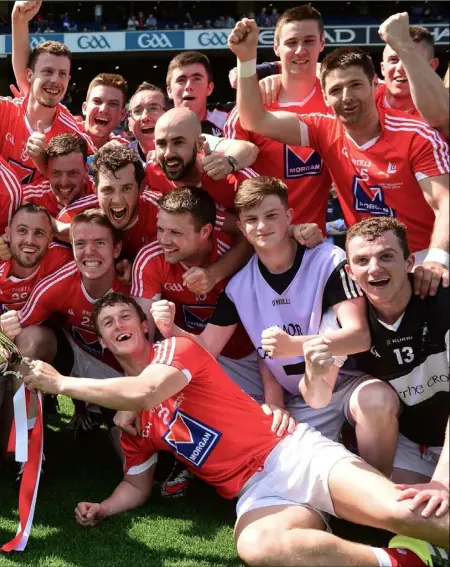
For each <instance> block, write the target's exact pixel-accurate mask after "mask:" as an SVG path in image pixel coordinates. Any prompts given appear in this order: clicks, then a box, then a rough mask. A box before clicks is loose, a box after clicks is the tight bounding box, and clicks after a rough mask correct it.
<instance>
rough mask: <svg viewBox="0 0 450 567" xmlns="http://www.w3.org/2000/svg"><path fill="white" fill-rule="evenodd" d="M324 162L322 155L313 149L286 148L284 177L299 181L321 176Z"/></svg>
mask: <svg viewBox="0 0 450 567" xmlns="http://www.w3.org/2000/svg"><path fill="white" fill-rule="evenodd" d="M322 169H323V162H322V158H321V157H320V155H319V154H318V153H317V152H316V151H315V150H313V149H311V148H295V150H294V149H293V148H291V147H289V146H287V145H285V146H284V177H285V178H286V179H298V178H299V177H305V176H309V175H320V174H321V173H322Z"/></svg>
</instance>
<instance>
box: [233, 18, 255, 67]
mask: <svg viewBox="0 0 450 567" xmlns="http://www.w3.org/2000/svg"><path fill="white" fill-rule="evenodd" d="M258 35H259V29H258V26H257V25H256V22H255V20H249V19H248V18H242V20H241V21H240V22H238V23H237V24H236V25H235V26H234V29H233V31H232V32H231V34H230V35H229V36H228V47H229V48H230V49H231V51H232V52H233V53H234V54H235V55H236V57H237V58H238V59H239V61H251V60H252V59H256V51H257V48H258Z"/></svg>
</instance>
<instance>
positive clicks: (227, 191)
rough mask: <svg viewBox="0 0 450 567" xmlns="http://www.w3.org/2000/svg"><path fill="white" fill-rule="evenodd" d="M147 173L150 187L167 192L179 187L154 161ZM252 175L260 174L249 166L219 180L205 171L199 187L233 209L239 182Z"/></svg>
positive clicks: (217, 201)
mask: <svg viewBox="0 0 450 567" xmlns="http://www.w3.org/2000/svg"><path fill="white" fill-rule="evenodd" d="M145 173H146V180H147V183H148V185H149V187H151V188H152V189H153V190H155V191H161V193H167V192H168V191H172V189H173V188H174V187H177V185H176V184H175V183H174V182H173V181H170V180H169V179H167V177H166V176H165V173H164V171H163V170H162V169H161V168H160V167H159V165H158V164H157V163H155V162H153V161H149V162H147V164H146V166H145ZM251 177H258V174H257V173H256V172H255V171H254V170H253V169H251V168H249V167H247V168H245V169H241V170H239V171H236V172H235V173H232V174H231V175H228V176H227V177H225V178H224V179H220V180H219V181H214V179H211V177H209V176H208V175H207V174H206V173H204V174H203V176H202V179H201V181H200V183H199V184H198V187H201V188H202V189H204V190H205V191H206V192H207V193H209V194H210V195H211V197H212V198H213V199H214V201H215V202H216V203H217V204H218V205H221V206H222V207H225V208H226V209H232V208H233V201H234V194H235V192H236V191H237V188H238V187H239V184H240V183H242V181H244V180H245V179H249V178H251Z"/></svg>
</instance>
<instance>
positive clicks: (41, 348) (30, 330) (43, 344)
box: [16, 325, 57, 362]
mask: <svg viewBox="0 0 450 567" xmlns="http://www.w3.org/2000/svg"><path fill="white" fill-rule="evenodd" d="M16 345H17V348H18V349H19V350H20V352H21V353H22V355H23V356H26V357H28V358H34V359H40V360H44V361H45V362H51V361H52V360H53V359H54V357H55V356H56V351H57V341H56V335H55V333H54V331H53V330H52V329H49V328H48V327H44V326H41V325H32V326H31V327H24V328H23V329H22V330H21V332H20V333H19V335H18V336H17V338H16Z"/></svg>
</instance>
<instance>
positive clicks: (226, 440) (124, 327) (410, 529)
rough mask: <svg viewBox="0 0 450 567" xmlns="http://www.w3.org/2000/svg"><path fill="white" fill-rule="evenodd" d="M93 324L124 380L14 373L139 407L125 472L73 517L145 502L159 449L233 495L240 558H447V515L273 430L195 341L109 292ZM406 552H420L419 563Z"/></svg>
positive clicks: (305, 435)
mask: <svg viewBox="0 0 450 567" xmlns="http://www.w3.org/2000/svg"><path fill="white" fill-rule="evenodd" d="M93 320H94V322H95V326H96V329H97V332H98V334H99V338H100V341H101V344H102V346H103V347H104V348H108V349H109V350H110V351H111V352H112V353H113V354H114V356H115V357H116V358H117V360H118V361H119V362H120V364H121V366H122V367H123V369H124V371H125V373H126V374H127V376H126V377H124V378H110V379H106V380H95V379H88V378H70V377H67V376H62V375H61V374H59V373H58V372H57V371H56V370H55V369H54V368H53V367H52V366H50V365H49V364H46V363H44V362H42V361H35V362H33V363H32V372H31V374H30V375H29V376H27V377H25V378H24V380H25V382H26V383H27V385H28V386H29V387H30V388H32V389H39V390H42V391H44V392H49V393H52V394H63V395H68V396H71V397H74V398H78V399H82V400H85V401H89V402H92V403H94V404H98V405H101V406H106V407H110V408H114V409H117V410H132V411H138V412H139V415H140V418H141V430H142V435H141V436H135V437H133V436H129V435H128V434H126V433H124V434H122V437H121V442H122V448H123V451H124V454H125V465H124V471H125V475H124V479H123V480H122V482H121V483H120V484H119V485H118V486H117V488H116V489H115V491H114V492H113V494H112V495H111V496H110V497H109V498H107V499H106V500H104V501H103V502H101V503H90V502H81V503H79V504H78V506H77V508H76V510H75V515H76V520H77V522H78V523H79V524H81V525H83V526H94V525H96V524H97V523H99V522H100V521H101V520H103V519H105V518H106V517H108V516H112V515H113V514H118V513H119V512H123V511H124V510H128V509H130V508H135V507H137V506H139V505H141V504H143V503H144V502H145V501H146V500H147V498H148V497H149V496H150V492H151V487H152V482H153V475H154V471H155V466H156V460H157V457H156V455H157V452H158V451H161V450H165V451H170V452H172V453H173V454H174V455H175V457H176V458H177V459H179V460H180V461H181V462H183V463H184V464H185V465H186V466H187V467H188V468H189V469H190V470H192V471H193V472H195V474H196V475H197V476H199V477H200V478H202V479H203V480H205V481H206V482H209V483H210V484H212V485H214V486H215V487H216V488H217V490H218V492H219V494H220V495H221V496H223V497H225V498H234V497H238V503H237V517H238V520H237V523H236V527H235V538H236V547H237V551H238V553H239V556H240V557H241V559H242V560H243V561H244V562H246V563H247V564H249V565H261V566H262V565H271V566H283V567H287V566H299V565H367V566H374V567H378V566H380V565H381V566H386V565H388V566H389V565H395V566H412V565H414V566H418V565H433V559H434V561H435V562H434V565H437V564H438V563H437V561H438V558H439V561H442V559H441V558H443V557H446V556H447V555H446V553H445V551H444V550H442V549H440V548H438V547H435V546H443V547H448V536H449V517H448V513H446V514H444V515H443V516H441V517H438V516H437V515H432V516H430V517H427V518H425V517H423V516H422V511H423V508H424V506H422V507H420V508H418V509H416V510H411V507H410V502H408V501H399V491H398V490H397V489H396V487H395V485H394V484H393V483H392V482H391V481H389V480H388V479H387V478H385V477H384V476H383V475H382V474H381V473H379V472H378V471H376V470H375V469H374V468H372V467H371V466H370V465H368V464H366V463H365V462H364V461H362V460H361V459H359V458H358V457H356V456H354V455H353V454H351V453H349V452H348V451H347V450H346V449H345V448H344V447H343V446H342V445H340V444H337V443H335V442H333V441H330V440H329V439H327V438H325V437H323V436H322V435H321V434H320V433H319V432H318V431H316V430H315V429H313V428H311V427H310V426H308V425H307V424H303V423H301V424H299V425H297V428H296V430H295V431H294V433H292V434H290V435H289V434H284V435H283V436H282V437H281V438H280V437H277V436H276V434H275V433H273V432H272V430H271V425H272V417H271V416H266V415H265V414H264V413H263V412H262V411H261V408H260V407H259V405H258V404H257V403H256V402H255V401H254V400H252V399H251V398H250V396H248V395H247V394H245V393H244V392H242V390H241V389H240V388H239V387H238V386H237V385H236V384H234V382H232V380H231V379H230V378H228V376H227V375H226V374H225V372H224V371H223V370H222V368H221V367H220V365H219V364H218V363H217V362H216V360H215V359H214V358H213V357H212V356H211V355H210V354H209V353H208V352H207V351H206V350H204V349H203V348H202V347H201V346H200V345H199V344H197V343H196V342H195V341H194V340H193V339H190V338H187V337H172V338H170V339H167V340H164V341H162V342H161V343H156V344H151V343H149V342H148V340H147V339H146V336H145V335H146V332H147V318H146V316H145V314H144V313H143V311H142V310H141V309H140V307H139V306H138V305H137V303H135V301H134V300H133V299H131V298H129V297H127V296H124V295H122V294H119V293H111V294H108V295H107V296H105V297H104V298H102V299H100V300H99V301H98V302H97V303H96V304H95V306H94V308H93ZM324 513H330V514H334V515H336V516H340V517H341V518H345V519H347V520H349V521H352V522H358V523H360V524H365V525H370V526H374V527H377V528H382V529H387V530H389V531H392V532H395V533H399V534H402V535H404V536H409V537H402V538H401V541H399V539H397V542H398V543H399V544H400V545H397V544H396V546H395V547H393V548H390V549H389V548H383V549H382V548H373V547H369V546H366V545H362V544H359V543H353V542H350V541H345V540H343V539H340V538H338V537H336V536H334V535H332V534H330V533H328V532H326V531H325V528H326V523H325V520H324V517H323V514H324ZM412 538H420V539H424V540H427V541H429V542H431V543H432V544H434V545H429V544H426V543H425V542H418V541H417V540H414V539H412ZM399 547H401V548H402V549H400V550H399ZM405 547H406V548H409V547H411V548H413V549H415V550H417V551H418V553H421V551H423V553H421V555H422V559H423V562H422V559H420V558H419V557H418V555H416V554H415V553H413V552H412V551H410V550H409V549H404V548H405ZM420 547H422V549H420ZM425 561H427V562H426V563H425Z"/></svg>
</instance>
